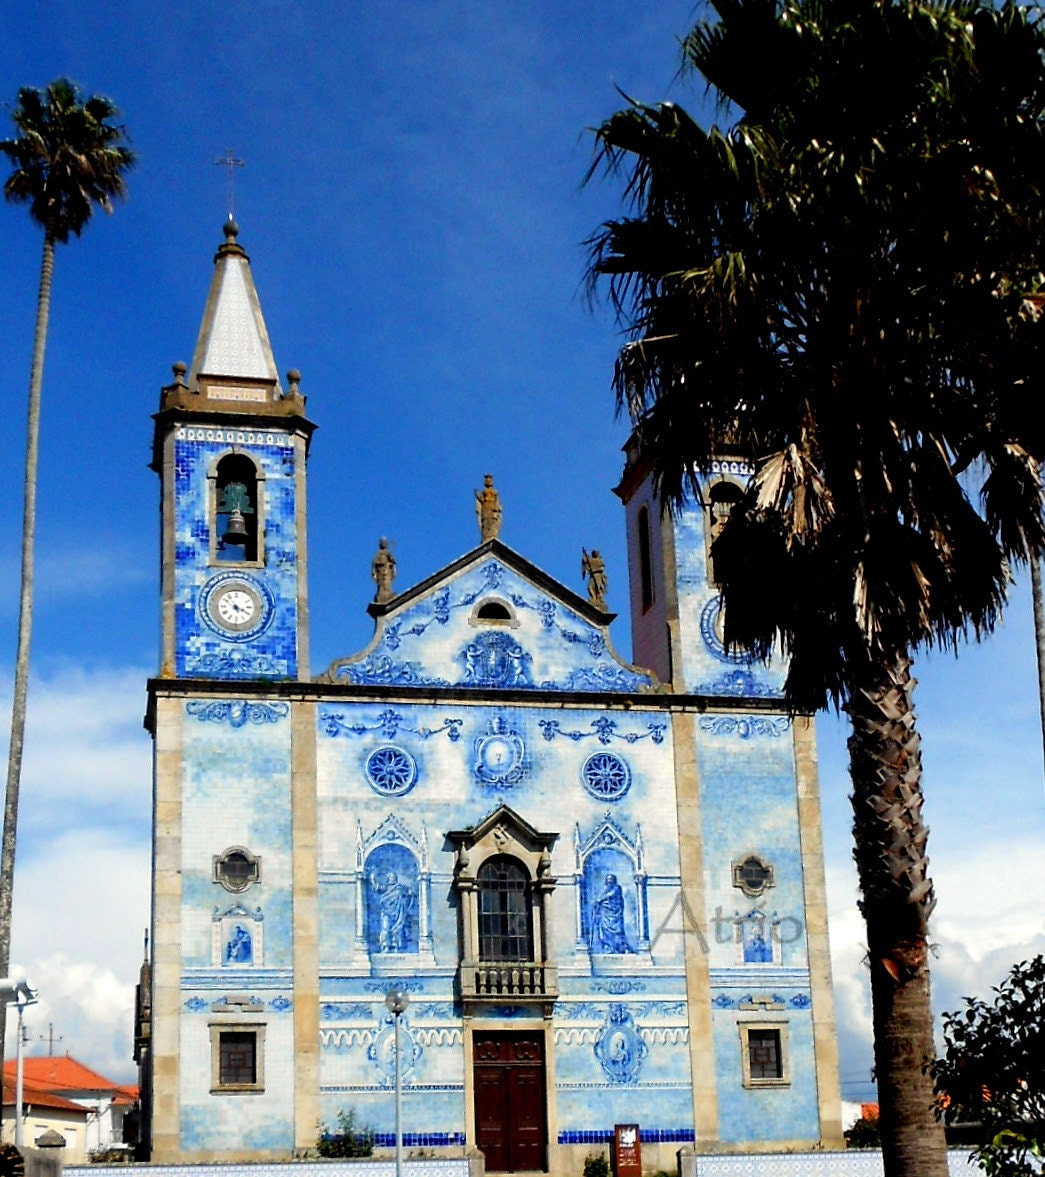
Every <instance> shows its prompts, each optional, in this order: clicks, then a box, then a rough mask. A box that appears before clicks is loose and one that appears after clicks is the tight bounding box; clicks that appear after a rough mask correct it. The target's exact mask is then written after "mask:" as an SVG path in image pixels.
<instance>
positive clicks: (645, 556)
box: [139, 223, 841, 1174]
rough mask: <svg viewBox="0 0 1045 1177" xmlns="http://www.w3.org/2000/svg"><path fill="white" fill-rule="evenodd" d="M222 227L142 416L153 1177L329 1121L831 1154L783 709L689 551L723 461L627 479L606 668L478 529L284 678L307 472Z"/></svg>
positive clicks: (815, 807)
mask: <svg viewBox="0 0 1045 1177" xmlns="http://www.w3.org/2000/svg"><path fill="white" fill-rule="evenodd" d="M236 238H237V230H236V227H235V226H234V225H232V224H231V223H230V224H229V225H227V226H226V230H225V242H224V244H223V245H222V246H221V247H220V248H219V250H218V252H217V256H216V259H215V272H214V276H213V282H212V286H211V291H210V297H209V299H208V302H207V305H206V309H205V311H204V316H203V324H202V327H201V330H200V334H199V339H198V341H197V346H196V351H195V355H194V359H193V363H192V366H191V368H186V367H185V366H184V365H177V366H176V367H175V379H174V381H173V383H171V384H170V385H168V386H167V387H165V388H164V389H163V391H162V394H161V406H160V411H159V412H158V413H157V415H156V417H155V443H154V451H153V465H154V468H155V469H156V471H157V473H158V474H159V476H160V482H161V502H162V559H161V566H162V567H161V576H162V657H161V668H160V671H159V673H158V675H157V676H156V677H155V678H154V679H152V680H150V682H149V705H148V715H147V725H148V727H149V729H150V731H151V733H152V736H153V740H154V749H155V752H154V765H155V781H154V814H155V825H154V853H153V861H154V868H153V872H154V873H153V895H152V902H153V932H152V967H151V978H150V983H151V1001H150V1003H149V1006H148V1009H149V1018H150V1024H149V1026H148V1034H147V1035H141V1036H139V1041H140V1043H144V1044H145V1045H143V1046H142V1057H143V1073H144V1074H147V1075H148V1076H150V1077H151V1099H150V1100H148V1101H147V1106H150V1107H151V1150H152V1158H153V1160H156V1161H175V1160H180V1161H193V1160H198V1161H204V1160H218V1161H220V1160H243V1159H256V1160H262V1159H274V1158H280V1157H287V1156H289V1155H291V1154H295V1153H298V1154H300V1153H302V1152H304V1151H305V1150H308V1149H314V1148H315V1144H316V1139H317V1131H318V1128H317V1126H318V1125H320V1124H326V1125H330V1126H335V1125H336V1122H337V1118H338V1115H339V1113H340V1112H342V1111H345V1112H347V1111H349V1110H351V1111H353V1112H354V1114H355V1117H356V1120H357V1122H358V1123H360V1124H365V1125H369V1126H370V1127H372V1128H373V1129H374V1131H375V1133H376V1138H377V1143H378V1145H379V1146H389V1145H391V1144H392V1142H393V1134H394V1100H393V1098H392V1091H393V1088H394V1082H395V1062H396V1050H395V1045H394V1044H395V1024H394V1022H395V1018H394V1016H393V1015H392V1014H391V1013H390V1012H389V1010H388V1009H387V1008H386V1002H385V996H386V993H387V992H388V991H389V990H392V989H399V990H403V991H405V992H406V993H407V994H408V997H409V1004H408V1006H407V1008H406V1010H405V1012H403V1013H402V1014H401V1017H400V1031H401V1035H402V1038H401V1047H400V1050H399V1061H400V1068H401V1075H402V1084H403V1097H402V1106H403V1129H404V1134H405V1146H406V1149H407V1151H408V1152H409V1151H410V1150H413V1149H420V1148H423V1149H425V1150H427V1151H428V1152H429V1153H434V1154H435V1155H437V1156H438V1155H460V1154H461V1153H463V1152H467V1151H470V1150H473V1149H476V1148H478V1149H481V1150H482V1152H483V1154H484V1156H485V1159H486V1167H487V1169H488V1170H494V1171H498V1172H513V1171H547V1172H552V1173H556V1174H558V1173H562V1174H566V1173H579V1172H580V1170H581V1167H582V1163H583V1159H584V1157H585V1156H586V1155H587V1153H589V1152H591V1151H592V1150H593V1149H596V1148H598V1147H600V1146H601V1147H605V1143H604V1142H605V1141H607V1140H608V1139H609V1138H610V1137H611V1135H612V1132H613V1128H614V1125H615V1124H621V1123H626V1124H637V1125H638V1126H639V1129H640V1139H641V1145H642V1150H643V1158H644V1166H645V1167H646V1168H647V1169H669V1168H673V1167H674V1164H675V1153H676V1151H677V1150H678V1149H679V1148H681V1147H686V1146H688V1147H691V1148H695V1149H696V1150H697V1151H698V1152H713V1151H723V1150H740V1151H743V1150H749V1151H751V1150H760V1151H763V1150H774V1149H780V1150H783V1149H789V1148H795V1147H802V1146H811V1145H823V1146H825V1147H835V1146H839V1145H840V1144H841V1127H840V1102H839V1088H838V1065H837V1048H836V1040H835V1028H834V1013H833V1002H832V992H831V978H830V964H829V958H828V943H827V923H826V907H825V895H824V873H823V862H822V845H821V833H820V816H819V801H818V794H817V775H816V749H815V740H814V730H813V726H812V723H811V721H807V720H805V719H801V718H797V719H795V720H793V721H792V720H791V719H789V717H788V715H787V712H786V709H785V708H784V707H783V704H782V700H781V696H780V688H781V681H782V680H781V673H780V670H779V668H774V669H766V668H765V667H763V666H762V665H761V664H752V663H751V662H749V661H747V660H745V659H743V658H740V657H737V656H736V655H734V654H731V653H730V652H729V651H727V650H726V649H725V647H724V646H723V644H722V639H721V626H720V619H719V607H718V596H717V592H716V589H715V587H714V577H713V569H711V567H710V566H709V560H708V555H707V553H708V549H709V541H710V539H711V538H712V537H713V535H714V532H715V528H716V526H717V525H718V522H719V521H720V520H721V518H722V516H723V513H724V512H726V511H728V509H729V505H730V502H731V500H732V498H733V497H734V496H735V494H736V493H737V488H738V487H739V486H741V485H742V484H743V483H744V480H745V479H746V477H747V474H748V471H747V470H746V468H745V467H744V466H743V465H742V464H741V463H738V462H731V461H723V462H722V463H720V464H719V466H718V467H717V468H716V469H715V470H714V471H712V472H710V476H709V478H708V487H709V493H708V497H709V505H708V506H707V507H701V506H699V505H695V506H694V507H693V508H692V509H690V510H688V511H685V512H683V513H682V514H681V515H679V516H677V517H674V518H673V517H671V516H662V515H661V511H660V505H659V503H658V500H657V497H656V495H655V493H654V489H653V486H652V483H651V479H650V477H649V475H648V471H647V470H646V469H645V467H644V465H643V461H642V457H641V454H639V453H637V452H634V451H629V452H628V453H627V461H626V468H625V471H624V476H623V479H622V482H621V484H620V486H619V488H618V494H619V495H620V497H621V499H622V501H623V503H624V507H625V520H626V527H627V534H628V544H629V564H630V579H631V590H630V592H631V614H632V629H633V662H628V661H626V660H625V659H624V658H622V657H621V656H620V655H619V654H618V653H617V652H616V650H615V648H614V645H613V641H612V639H611V637H610V622H611V621H612V615H611V614H609V613H607V612H606V611H605V604H604V600H603V595H602V594H603V590H604V573H603V570H602V564H601V560H600V559H599V557H598V553H597V552H593V553H591V554H590V555H588V554H587V553H586V554H585V567H586V570H587V573H588V575H589V585H588V594H587V597H582V596H580V595H578V594H576V593H575V592H574V591H572V590H571V589H569V588H567V587H565V586H563V585H561V584H559V583H557V582H556V581H554V580H553V579H552V578H551V577H549V576H548V575H546V574H545V573H543V572H542V571H541V570H540V569H539V568H537V567H536V566H534V565H533V564H532V563H530V562H529V561H528V560H527V559H525V557H523V556H521V555H519V554H518V553H516V552H514V551H513V550H512V549H511V548H509V547H507V546H506V545H504V544H503V543H502V542H501V541H500V539H499V538H498V532H499V527H500V502H499V499H498V497H497V491H496V488H495V487H494V485H493V480H492V479H490V478H487V480H486V484H485V486H484V489H483V491H482V492H480V493H479V494H478V495H477V502H476V508H477V513H478V516H479V524H480V535H479V538H480V542H479V545H478V546H477V547H476V548H475V549H474V550H472V551H470V552H468V553H467V554H465V555H463V556H461V557H460V558H459V559H457V560H455V561H454V562H453V563H451V564H449V565H448V566H447V567H445V568H443V569H441V570H439V571H437V572H434V573H433V574H432V575H431V576H430V577H429V578H428V579H427V580H425V581H423V582H422V583H420V584H418V585H415V586H414V587H412V588H408V589H405V590H400V589H399V587H398V586H396V585H394V583H393V582H394V575H395V565H394V560H393V558H392V556H391V554H390V553H389V552H388V550H387V548H386V547H385V546H384V544H382V545H381V547H380V548H379V549H378V553H377V555H376V556H375V559H374V566H373V574H374V580H375V585H376V594H375V600H374V602H373V603H372V604H371V605H370V607H369V609H370V613H371V614H372V616H373V618H374V622H375V631H374V635H373V639H372V641H371V642H370V644H369V645H368V647H367V648H366V649H365V650H364V651H362V652H361V653H358V654H355V655H349V656H346V657H344V658H341V659H339V660H337V661H335V662H334V663H333V664H332V665H331V666H329V667H328V668H327V669H326V670H325V671H323V672H322V673H320V674H318V675H313V674H312V673H311V671H310V665H309V655H308V589H307V541H306V520H307V513H306V463H307V457H308V450H309V443H310V437H311V432H312V425H311V423H310V422H309V420H308V419H307V417H306V416H305V405H304V400H303V398H302V396H301V393H300V391H299V388H298V381H299V379H300V377H299V376H298V374H297V373H296V372H290V373H288V376H287V386H286V387H285V388H284V387H283V386H282V384H281V382H280V379H279V377H278V374H277V369H276V367H275V364H274V362H273V356H272V350H271V347H270V344H269V340H268V336H267V333H266V330H265V325H264V320H263V317H262V314H261V309H260V305H259V302H258V298H257V294H256V291H255V288H254V284H253V281H252V278H251V274H250V268H249V261H248V259H247V256H246V254H245V252H244V251H243V249H242V247H241V246H240V245H239V244H238V242H237V239H236Z"/></svg>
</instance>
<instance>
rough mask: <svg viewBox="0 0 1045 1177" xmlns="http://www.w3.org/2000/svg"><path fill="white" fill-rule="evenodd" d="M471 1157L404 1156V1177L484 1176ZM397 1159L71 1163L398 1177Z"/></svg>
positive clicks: (75, 1169) (224, 1176)
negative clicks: (261, 1162) (240, 1162)
mask: <svg viewBox="0 0 1045 1177" xmlns="http://www.w3.org/2000/svg"><path fill="white" fill-rule="evenodd" d="M474 1164H475V1162H474V1161H469V1159H468V1158H467V1157H459V1158H456V1159H448V1160H432V1159H428V1158H423V1159H419V1160H404V1161H403V1175H404V1177H481V1174H482V1169H481V1167H480V1168H479V1170H478V1173H476V1171H475V1170H474V1169H473V1166H474ZM395 1171H396V1166H395V1160H394V1159H390V1160H383V1159H382V1160H372V1159H369V1158H364V1159H362V1160H358V1161H345V1160H331V1161H285V1162H283V1163H281V1164H262V1165H250V1164H239V1165H236V1164H233V1165H70V1166H68V1167H67V1168H66V1169H65V1173H66V1174H70V1175H72V1177H131V1174H132V1173H138V1174H141V1175H142V1177H395Z"/></svg>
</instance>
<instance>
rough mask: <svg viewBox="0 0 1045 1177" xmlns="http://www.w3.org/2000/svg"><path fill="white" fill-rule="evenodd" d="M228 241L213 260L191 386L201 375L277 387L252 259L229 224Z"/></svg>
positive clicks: (233, 226)
mask: <svg viewBox="0 0 1045 1177" xmlns="http://www.w3.org/2000/svg"><path fill="white" fill-rule="evenodd" d="M224 231H225V244H224V245H222V246H221V247H220V248H219V249H218V253H217V256H216V257H215V259H214V262H215V265H214V278H213V279H212V281H211V285H210V294H209V295H208V297H207V307H206V310H205V311H204V312H203V322H202V324H201V325H200V333H199V337H198V339H197V340H196V351H195V354H194V355H193V357H192V370H191V372H190V373H189V387H190V388H195V387H196V384H197V377H198V376H199V375H200V374H201V373H202V374H204V375H206V376H223V377H228V378H231V379H237V378H239V379H244V378H246V379H255V380H271V381H272V382H273V384H274V385H275V387H276V388H277V389H278V388H279V376H278V375H277V372H276V362H275V360H274V359H273V357H272V345H271V344H270V343H269V337H268V331H267V330H266V329H265V320H264V318H263V317H262V314H261V304H260V303H259V302H258V292H257V291H256V290H255V289H254V279H253V278H252V277H251V273H250V259H249V258H248V257H247V255H246V253H245V252H244V250H243V247H242V246H240V245H237V244H236V235H237V234H238V233H239V227H238V226H237V224H236V222H235V221H232V220H229V221H226V222H225V226H224Z"/></svg>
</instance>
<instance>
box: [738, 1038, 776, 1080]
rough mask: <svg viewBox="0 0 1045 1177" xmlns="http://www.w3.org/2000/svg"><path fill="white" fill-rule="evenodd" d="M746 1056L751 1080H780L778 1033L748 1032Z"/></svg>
mask: <svg viewBox="0 0 1045 1177" xmlns="http://www.w3.org/2000/svg"><path fill="white" fill-rule="evenodd" d="M747 1054H748V1061H749V1063H750V1065H751V1078H752V1079H782V1078H783V1077H784V1072H783V1068H782V1067H781V1065H780V1062H781V1059H780V1031H779V1030H749V1031H748V1036H747Z"/></svg>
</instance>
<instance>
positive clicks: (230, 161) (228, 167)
mask: <svg viewBox="0 0 1045 1177" xmlns="http://www.w3.org/2000/svg"><path fill="white" fill-rule="evenodd" d="M245 163H246V161H245V160H242V159H237V158H236V156H235V154H234V153H233V150H232V148H231V147H226V148H225V154H224V155H223V156H220V157H219V158H218V159H216V160H215V161H214V164H215V166H216V167H223V168H225V171H226V173H227V175H228V185H229V220H230V221H234V220H235V219H236V218H235V217H234V216H233V212H234V211H235V210H234V207H233V201H232V169H233V168H241V167H243V166H244V164H245Z"/></svg>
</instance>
